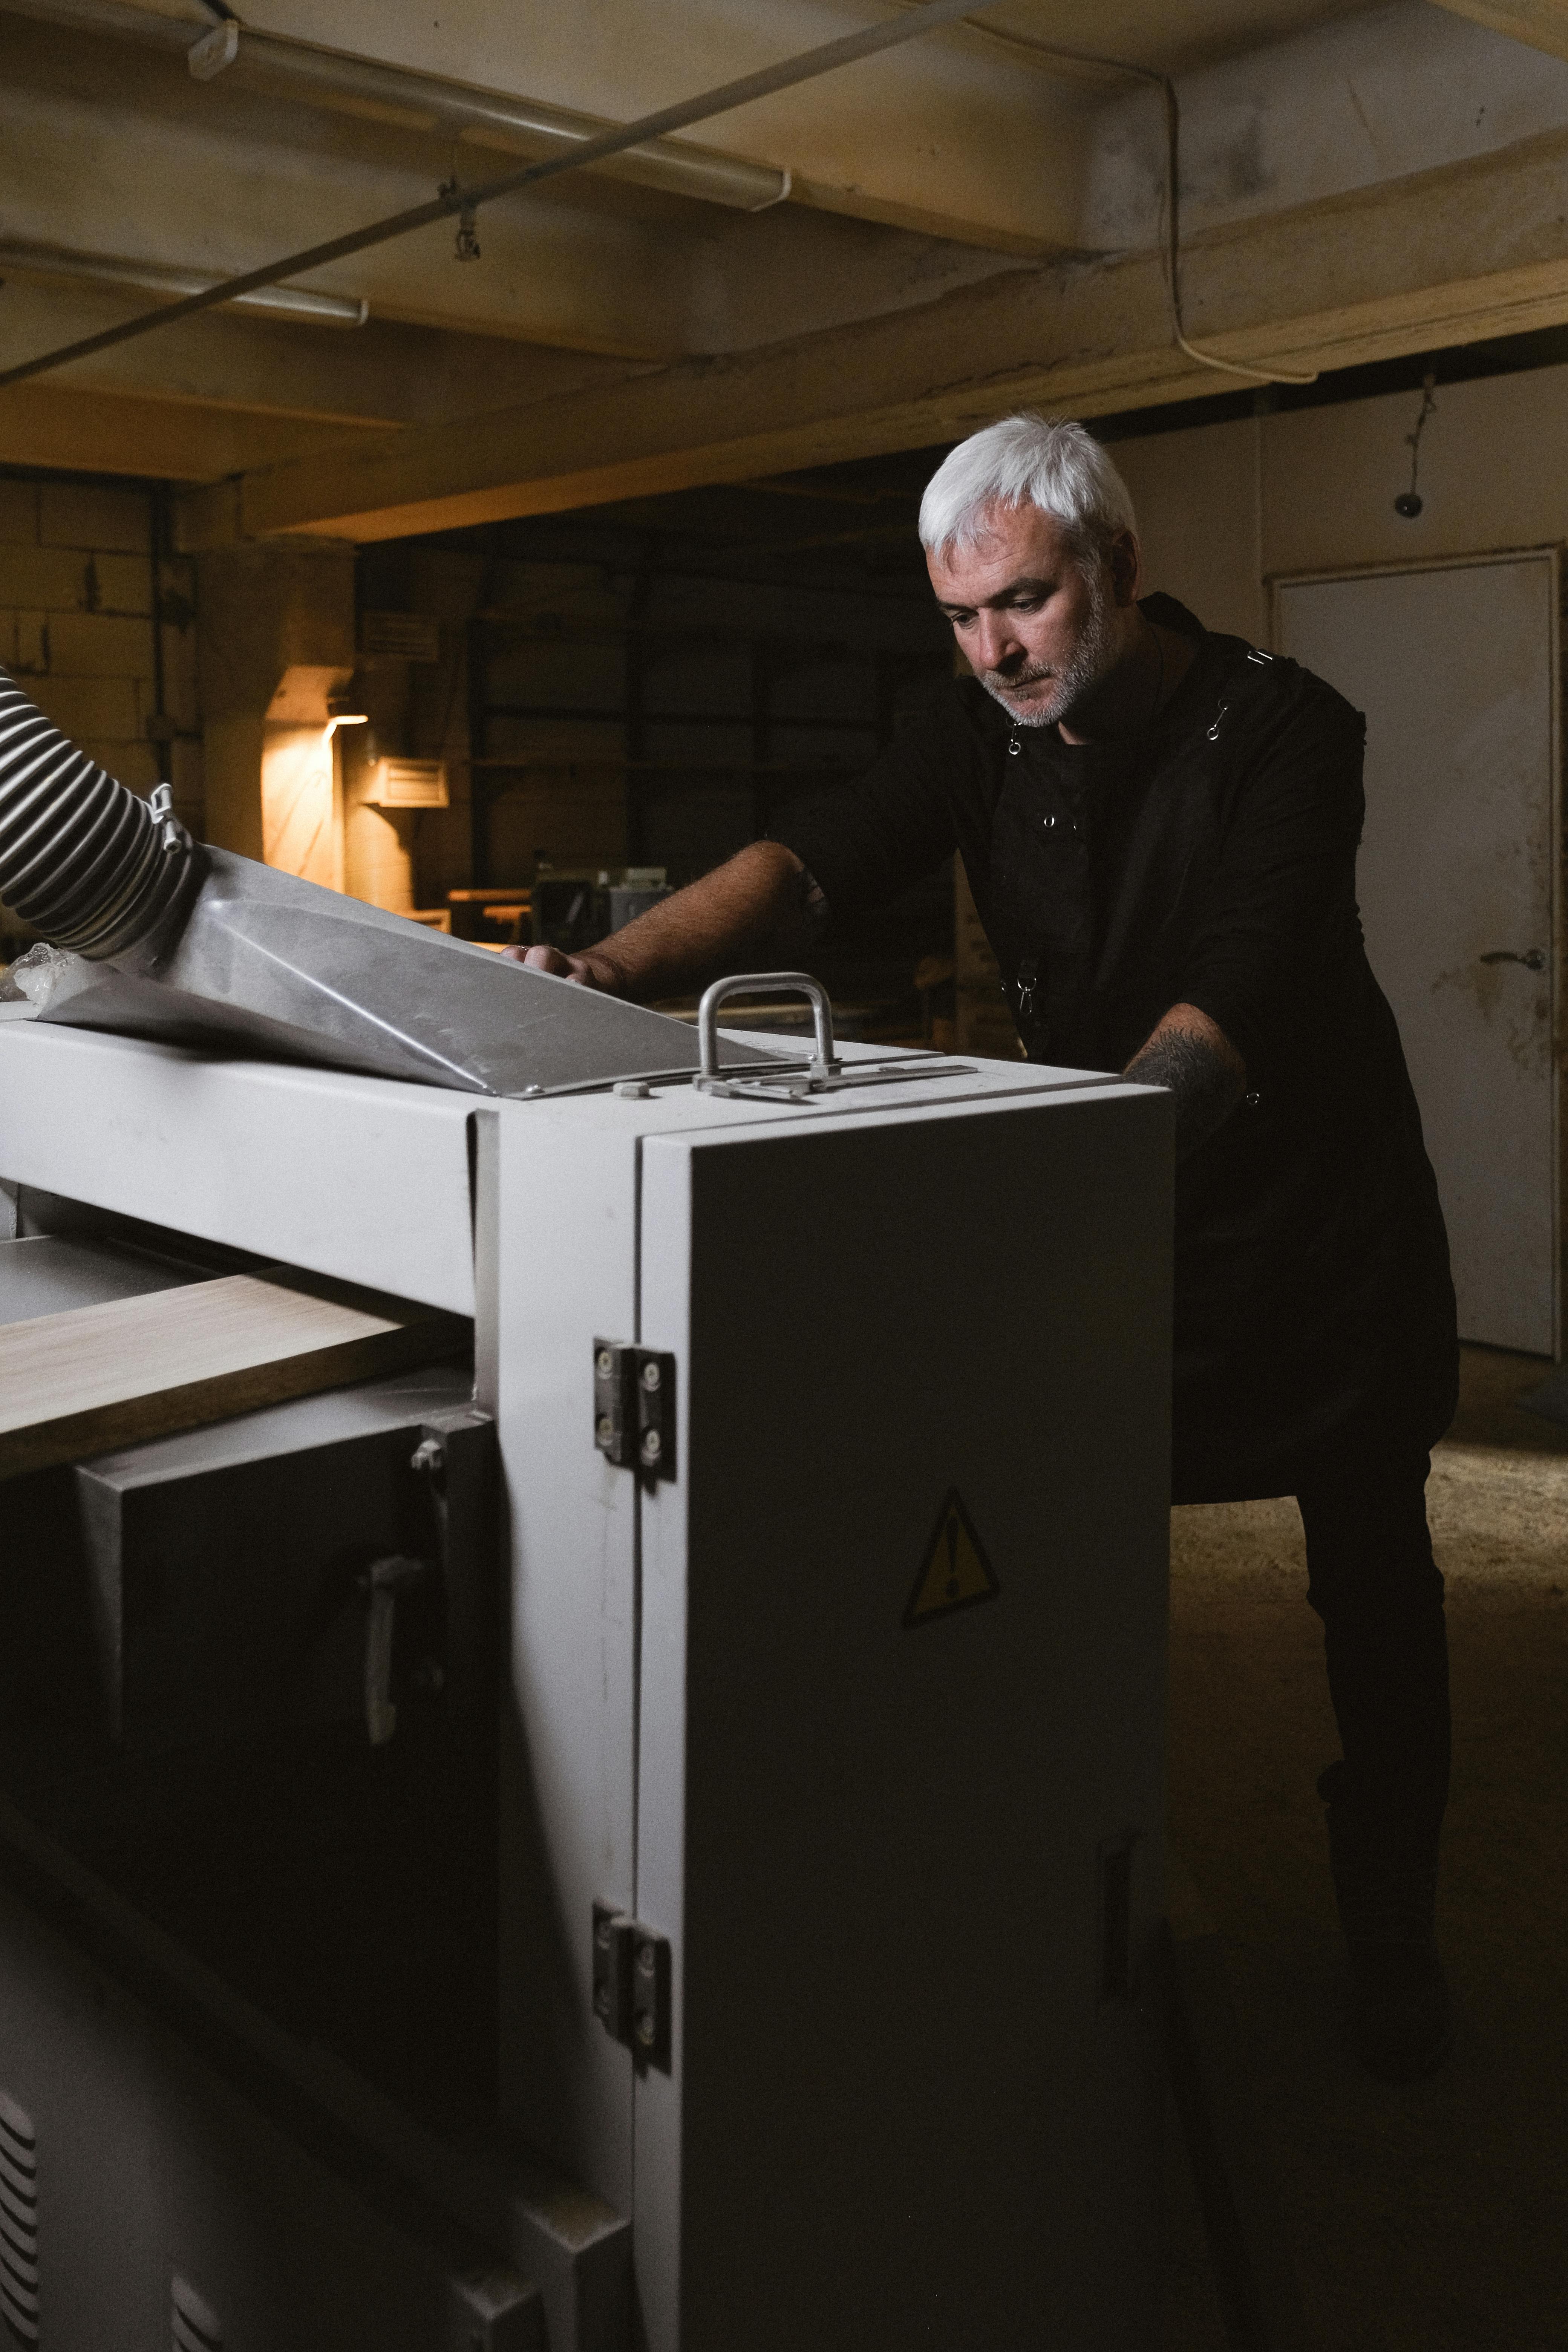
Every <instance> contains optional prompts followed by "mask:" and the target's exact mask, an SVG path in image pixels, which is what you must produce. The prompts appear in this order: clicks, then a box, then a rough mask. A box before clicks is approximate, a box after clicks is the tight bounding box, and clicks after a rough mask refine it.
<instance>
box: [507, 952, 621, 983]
mask: <svg viewBox="0 0 1568 2352" xmlns="http://www.w3.org/2000/svg"><path fill="white" fill-rule="evenodd" d="M501 953H502V955H503V956H505V957H506V958H507V960H508V961H509V962H511V963H525V964H528V965H530V966H531V968H532V970H533V971H548V972H552V973H553V974H554V976H555V978H556V979H557V980H574V981H576V982H579V983H580V985H581V986H582V987H584V988H603V987H604V986H605V982H604V981H603V980H602V979H601V978H600V976H599V974H598V973H597V972H596V971H595V969H594V966H593V963H592V961H591V960H590V959H589V958H588V957H587V956H585V955H563V954H562V952H561V950H560V949H559V948H502V950H501Z"/></svg>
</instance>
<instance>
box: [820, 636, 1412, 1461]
mask: <svg viewBox="0 0 1568 2352" xmlns="http://www.w3.org/2000/svg"><path fill="white" fill-rule="evenodd" d="M1144 610H1145V612H1146V613H1147V614H1149V616H1150V617H1151V618H1152V619H1154V620H1157V621H1160V622H1162V623H1163V624H1164V625H1165V626H1167V627H1170V628H1175V629H1180V630H1182V631H1184V633H1186V634H1189V635H1193V636H1194V637H1195V638H1196V639H1197V641H1198V644H1197V651H1196V654H1195V656H1194V660H1193V663H1192V665H1191V667H1190V668H1189V669H1188V671H1187V674H1186V676H1185V677H1184V679H1183V681H1182V684H1181V686H1180V688H1178V690H1177V692H1176V693H1175V694H1174V695H1173V698H1172V699H1171V701H1170V702H1169V704H1168V705H1167V706H1166V708H1165V709H1164V710H1163V712H1162V713H1161V714H1160V717H1159V719H1158V720H1157V721H1156V722H1155V723H1154V724H1153V725H1152V727H1151V728H1150V729H1149V730H1147V731H1146V732H1145V733H1144V734H1142V736H1140V737H1138V738H1136V739H1134V740H1120V741H1118V742H1117V743H1116V744H1114V745H1099V744H1089V745H1083V746H1071V745H1068V744H1065V743H1063V742H1062V740H1061V739H1060V737H1059V736H1058V733H1057V730H1055V729H1054V728H1049V729H1028V728H1018V727H1015V726H1014V724H1013V722H1012V721H1011V719H1009V718H1008V715H1007V713H1006V712H1005V710H1003V709H1001V708H1000V707H999V706H998V705H997V704H996V703H994V701H993V700H992V699H991V698H990V697H989V696H987V695H986V694H985V693H984V689H983V688H981V687H980V686H979V685H978V684H976V683H975V682H974V681H973V679H964V680H963V681H957V680H955V681H954V682H953V684H952V687H951V688H947V689H945V690H944V692H943V694H942V696H941V698H939V700H938V701H937V702H936V703H935V704H934V705H933V707H932V709H931V711H930V712H929V713H928V714H927V716H926V721H925V723H924V725H923V726H922V727H921V729H920V730H916V731H912V732H911V733H910V735H909V736H908V737H901V738H900V740H899V741H898V743H897V744H896V745H895V746H894V747H893V748H892V749H891V750H889V751H888V752H886V753H885V754H884V755H883V756H882V758H881V759H880V760H879V761H878V762H877V764H876V765H875V766H874V767H873V768H872V769H871V770H870V772H868V774H867V775H866V776H865V777H864V778H863V779H862V780H861V781H860V782H859V783H858V785H857V787H856V788H855V789H854V790H853V791H851V792H850V793H842V794H838V795H836V796H835V797H834V798H832V799H830V800H829V799H824V800H821V801H817V802H816V803H811V804H809V805H797V806H796V807H795V808H793V809H791V810H790V811H789V812H788V814H787V816H786V818H785V820H784V822H783V823H781V824H779V825H778V826H777V827H776V828H775V830H776V833H777V836H778V838H779V839H781V840H782V841H784V843H785V844H786V845H788V846H789V847H790V848H792V849H793V850H795V853H796V855H797V856H800V857H801V858H802V859H803V860H804V862H805V865H806V866H808V867H809V868H810V870H811V872H812V874H813V875H814V876H815V877H816V881H817V883H818V884H819V885H820V887H821V888H822V890H823V893H824V895H825V897H826V901H827V906H828V909H829V912H830V915H831V916H833V917H839V916H847V915H850V914H853V913H855V912H858V911H859V910H861V909H868V908H874V907H877V906H879V905H881V904H883V903H885V902H886V901H887V900H888V899H889V898H893V897H895V896H896V895H897V894H898V893H899V892H900V890H901V889H903V888H905V887H908V885H909V884H910V882H912V881H914V880H915V879H916V878H917V877H920V876H921V875H923V874H927V873H929V872H931V870H932V869H933V868H934V867H935V866H939V865H940V864H941V863H942V860H943V859H944V858H946V857H948V856H950V855H951V854H952V851H953V850H954V849H955V848H956V849H957V850H958V852H959V853H960V855H961V856H963V862H964V866H965V869H966V871H967V873H968V876H969V881H970V886H971V888H972V889H973V894H974V900H975V905H976V907H977V908H978V909H979V912H980V916H981V919H982V921H983V922H984V926H985V931H986V935H987V937H988V938H989V940H990V941H991V943H992V946H993V948H994V950H995V952H996V957H997V961H999V963H1000V964H1001V967H1002V971H1003V974H1004V977H1005V983H1006V985H1007V987H1008V990H1009V992H1010V994H1011V997H1012V1002H1013V1003H1014V1006H1015V1010H1016V1013H1017V1017H1018V1024H1019V1029H1020V1032H1021V1034H1022V1035H1023V1037H1024V1040H1025V1044H1026V1047H1027V1049H1028V1052H1029V1055H1030V1057H1031V1059H1033V1060H1036V1061H1040V1062H1047V1063H1051V1064H1058V1065H1063V1066H1067V1067H1068V1068H1089V1069H1100V1070H1119V1069H1121V1068H1122V1067H1124V1066H1125V1065H1126V1064H1127V1062H1128V1061H1130V1060H1131V1057H1132V1055H1134V1054H1136V1053H1137V1051H1138V1049H1139V1048H1140V1046H1141V1045H1142V1044H1143V1043H1144V1041H1145V1039H1146V1038H1147V1037H1148V1036H1149V1034H1150V1032H1151V1031H1152V1029H1153V1028H1154V1027H1155V1025H1156V1024H1157V1023H1158V1022H1159V1021H1160V1019H1161V1018H1162V1016H1163V1014H1164V1013H1166V1012H1167V1011H1168V1010H1169V1009H1170V1007H1171V1006H1172V1005H1173V1004H1175V1003H1189V1004H1195V1005H1197V1006H1198V1007H1199V1008H1200V1009H1201V1010H1202V1011H1203V1012H1205V1013H1208V1014H1209V1015H1210V1017H1211V1018H1212V1019H1213V1020H1215V1021H1216V1022H1217V1023H1218V1024H1219V1026H1220V1027H1221V1028H1222V1029H1223V1030H1224V1031H1225V1033H1226V1036H1227V1037H1229V1038H1230V1040H1231V1041H1232V1043H1233V1044H1234V1045H1236V1046H1237V1050H1238V1051H1239V1052H1240V1054H1241V1055H1243V1057H1244V1059H1245V1061H1246V1063H1247V1101H1246V1102H1245V1104H1243V1105H1242V1106H1241V1107H1239V1108H1237V1110H1236V1111H1235V1112H1234V1113H1233V1114H1232V1115H1231V1117H1230V1118H1228V1119H1227V1120H1226V1123H1225V1124H1224V1126H1223V1127H1222V1128H1221V1129H1219V1131H1218V1132H1217V1133H1216V1134H1215V1135H1214V1136H1213V1137H1211V1138H1210V1139H1209V1140H1208V1141H1207V1142H1206V1143H1205V1144H1204V1145H1203V1146H1202V1147H1201V1148H1200V1149H1199V1150H1197V1151H1195V1152H1194V1153H1193V1154H1192V1155H1191V1157H1190V1158H1189V1159H1188V1160H1186V1161H1185V1162H1184V1165H1183V1167H1182V1168H1181V1170H1180V1171H1179V1172H1178V1176H1177V1190H1176V1336H1175V1349H1176V1354H1175V1398H1174V1406H1175V1421H1174V1438H1175V1492H1176V1495H1177V1497H1178V1499H1188V1500H1198V1499H1205V1498H1208V1499H1219V1498H1221V1497H1223V1496H1230V1495H1237V1496H1239V1495H1246V1494H1263V1493H1289V1492H1291V1491H1293V1490H1294V1487H1295V1485H1296V1484H1297V1483H1298V1482H1299V1479H1300V1476H1301V1475H1305V1473H1306V1471H1307V1470H1308V1469H1309V1468H1310V1465H1311V1463H1312V1461H1313V1459H1314V1457H1315V1456H1319V1455H1321V1449H1322V1447H1323V1446H1324V1444H1329V1443H1331V1441H1332V1440H1333V1437H1334V1435H1335V1433H1337V1432H1342V1431H1343V1430H1344V1429H1345V1428H1346V1427H1348V1426H1349V1425H1350V1424H1352V1423H1358V1424H1364V1423H1365V1422H1366V1421H1367V1420H1368V1419H1369V1418H1382V1419H1384V1420H1386V1421H1389V1422H1391V1423H1393V1424H1394V1425H1395V1426H1397V1427H1398V1428H1399V1429H1400V1431H1401V1432H1402V1433H1407V1434H1410V1435H1413V1436H1415V1437H1418V1438H1420V1439H1421V1440H1422V1441H1423V1442H1424V1443H1427V1444H1430V1443H1431V1442H1432V1440H1433V1439H1434V1438H1436V1436H1437V1435H1438V1434H1439V1433H1440V1432H1441V1430H1442V1429H1443V1428H1444V1427H1446V1426H1447V1422H1448V1420H1449V1418H1450V1417H1451V1415H1452V1412H1453V1407H1454V1399H1455V1392H1456V1386H1457V1365H1458V1356H1457V1346H1456V1341H1455V1336H1454V1300H1453V1289H1452V1286H1451V1283H1450V1281H1449V1276H1448V1257H1447V1237H1446V1235H1445V1233H1444V1228H1443V1219H1442V1213H1441V1210H1440V1208H1439V1206H1438V1202H1437V1194H1436V1183H1435V1181H1434V1179H1433V1175H1432V1171H1431V1167H1430V1165H1429V1163H1428V1161H1427V1159H1426V1151H1425V1149H1424V1146H1423V1143H1422V1138H1421V1122H1420V1116H1419V1113H1418V1111H1417V1109H1416V1106H1415V1097H1414V1095H1413V1094H1412V1092H1411V1087H1410V1081H1409V1078H1408V1076H1407V1075H1406V1072H1405V1057H1404V1054H1403V1051H1402V1049H1401V1046H1400V1043H1399V1036H1398V1032H1397V1030H1396V1028H1395V1026H1394V1016H1393V1013H1391V1012H1390V1010H1389V1007H1388V1004H1387V1002H1386V1000H1385V999H1384V995H1383V992H1382V991H1381V990H1380V989H1379V987H1378V986H1377V983H1376V982H1375V981H1374V979H1373V975H1372V971H1371V970H1370V968H1369V966H1368V963H1367V961H1366V954H1365V950H1364V948H1363V941H1362V932H1361V923H1360V919H1359V917H1358V915H1357V911H1356V903H1355V855H1356V847H1357V845H1358V843H1359V841H1360V837H1361V828H1362V818H1363V805H1364V803H1363V796H1362V782H1361V768H1362V751H1363V738H1364V732H1365V729H1364V722H1363V719H1362V718H1361V715H1360V713H1359V712H1357V711H1355V710H1352V709H1351V707H1350V705H1349V704H1348V703H1347V702H1345V701H1344V700H1343V699H1342V698H1341V697H1340V696H1339V695H1337V694H1336V693H1335V692H1334V691H1333V689H1332V688H1331V687H1328V686H1326V685H1325V684H1324V683H1323V682H1322V680H1321V678H1317V677H1313V676H1312V674H1311V673H1310V671H1308V670H1304V669H1302V668H1300V667H1299V666H1298V665H1297V664H1296V663H1294V662H1290V661H1286V660H1283V659H1279V658H1277V657H1275V656H1270V655H1268V654H1265V653H1263V652H1261V651H1259V649H1258V648H1257V647H1256V646H1248V645H1247V643H1246V642H1245V641H1244V640H1243V639H1241V638H1239V637H1229V636H1221V635H1213V634H1210V633H1208V632H1205V630H1203V628H1202V627H1201V626H1200V625H1199V624H1198V623H1197V622H1196V621H1195V620H1194V618H1193V616H1192V614H1190V613H1188V612H1186V611H1185V610H1184V607H1183V606H1181V605H1180V604H1175V603H1174V602H1173V600H1172V599H1171V598H1169V597H1162V596H1153V597H1150V598H1148V599H1147V600H1146V602H1145V604H1144Z"/></svg>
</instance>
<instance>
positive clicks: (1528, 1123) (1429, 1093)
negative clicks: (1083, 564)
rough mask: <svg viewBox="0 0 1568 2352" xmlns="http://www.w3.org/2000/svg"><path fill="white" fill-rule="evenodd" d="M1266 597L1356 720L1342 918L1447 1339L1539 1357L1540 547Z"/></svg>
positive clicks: (1550, 635)
mask: <svg viewBox="0 0 1568 2352" xmlns="http://www.w3.org/2000/svg"><path fill="white" fill-rule="evenodd" d="M1278 599H1279V603H1278V632H1277V633H1278V640H1279V648H1280V650H1281V651H1282V652H1284V653H1288V654H1290V655H1292V656H1294V657H1295V659H1296V660H1298V661H1300V662H1303V663H1305V665H1306V667H1308V668H1309V669H1311V670H1315V671H1316V672H1317V673H1318V675H1319V677H1324V678H1327V679H1328V681H1329V683H1330V685H1331V686H1334V687H1337V688H1339V690H1340V692H1341V693H1342V694H1343V695H1344V696H1346V697H1347V698H1348V699H1349V700H1350V701H1352V702H1353V703H1354V704H1355V705H1356V707H1357V709H1361V710H1364V711H1365V713H1366V721H1367V745H1366V830H1365V834H1364V835H1363V842H1362V851H1361V858H1360V863H1359V866H1358V868H1357V877H1358V896H1359V898H1360V901H1361V910H1362V920H1363V925H1364V927H1365V930H1366V943H1367V953H1368V955H1369V956H1370V957H1371V960H1372V968H1373V971H1374V972H1375V973H1376V975H1377V977H1378V980H1379V981H1380V982H1381V983H1382V985H1383V988H1384V992H1385V993H1386V995H1387V997H1388V999H1389V1002H1390V1003H1392V1005H1393V1007H1394V1013H1395V1016H1396V1018H1397V1019H1398V1022H1399V1028H1400V1034H1401V1035H1402V1036H1403V1037H1404V1040H1405V1056H1406V1059H1407V1060H1408V1062H1409V1065H1410V1075H1411V1077H1412V1079H1413V1080H1414V1082H1415V1093H1416V1097H1417V1099H1418V1101H1419V1102H1420V1105H1421V1117H1422V1121H1423V1124H1424V1126H1425V1128H1426V1148H1427V1150H1428V1151H1429V1152H1430V1154H1431V1157H1432V1164H1433V1166H1434V1167H1435V1168H1436V1171H1437V1183H1438V1188H1439V1190H1440V1192H1441V1193H1442V1196H1443V1207H1444V1211H1445V1213H1446V1214H1447V1220H1448V1237H1449V1242H1450V1244H1451V1247H1452V1250H1453V1259H1454V1281H1455V1286H1456V1288H1457V1289H1458V1297H1459V1330H1460V1333H1461V1335H1462V1337H1464V1338H1465V1339H1476V1340H1481V1341H1484V1342H1486V1343H1488V1344H1489V1345H1491V1346H1493V1347H1502V1348H1517V1349H1523V1350H1525V1351H1527V1352H1529V1353H1531V1354H1535V1355H1542V1356H1550V1355H1552V1354H1554V1353H1555V1348H1556V1287H1557V1285H1556V1269H1557V1240H1556V1194H1557V1176H1556V1086H1555V1081H1554V1077H1553V1071H1552V946H1553V932H1552V913H1553V905H1552V872H1553V867H1554V865H1555V858H1556V833H1557V826H1556V782H1555V779H1556V773H1557V753H1556V695H1555V692H1554V685H1553V680H1554V673H1555V664H1556V606H1557V567H1556V563H1555V561H1554V559H1553V557H1552V555H1551V554H1549V553H1542V554H1539V555H1525V556H1518V557H1510V558H1507V559H1502V560H1499V561H1497V562H1478V563H1463V564H1449V565H1442V566H1437V567H1435V568H1433V569H1432V570H1429V571H1419V572H1416V571H1412V572H1383V573H1377V574H1370V575H1363V576H1362V577H1360V578H1355V579H1342V580H1313V581H1293V582H1289V583H1284V584H1282V585H1281V586H1280V587H1279V591H1278Z"/></svg>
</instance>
